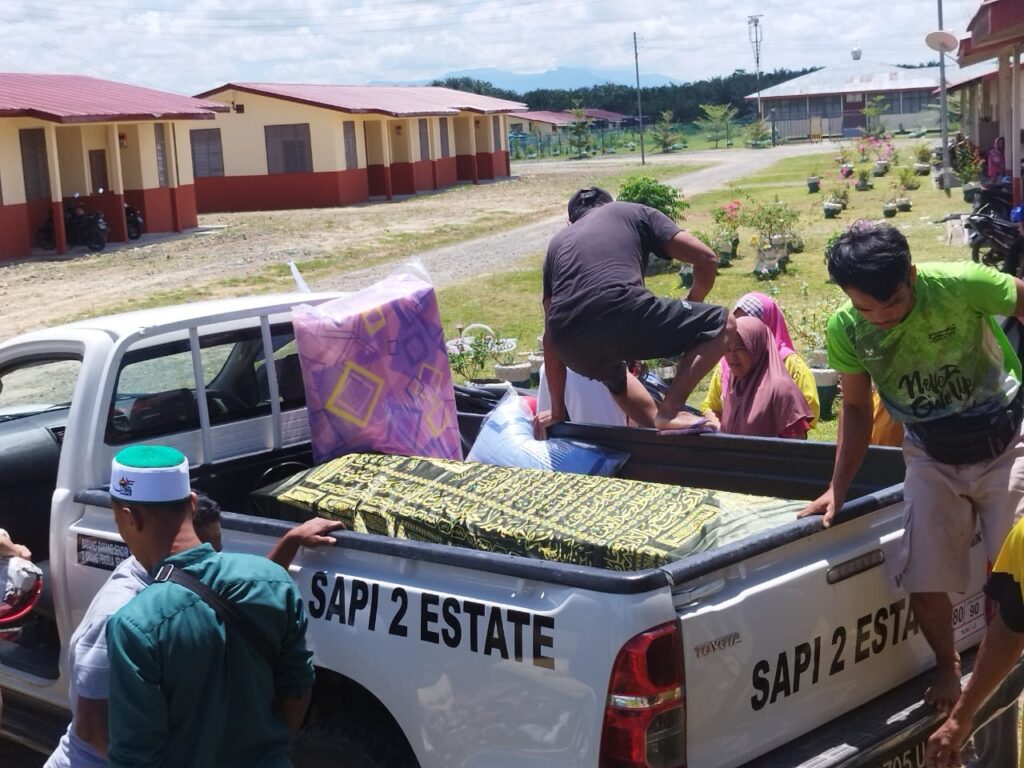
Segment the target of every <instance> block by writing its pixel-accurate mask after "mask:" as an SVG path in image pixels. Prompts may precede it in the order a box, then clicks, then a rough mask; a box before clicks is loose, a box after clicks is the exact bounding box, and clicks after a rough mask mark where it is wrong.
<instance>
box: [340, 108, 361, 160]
mask: <svg viewBox="0 0 1024 768" xmlns="http://www.w3.org/2000/svg"><path fill="white" fill-rule="evenodd" d="M341 133H342V138H343V139H344V141H345V168H346V169H347V170H350V171H354V170H355V169H356V168H358V167H359V152H358V151H357V149H356V123H355V121H354V120H346V121H345V122H343V123H342V124H341Z"/></svg>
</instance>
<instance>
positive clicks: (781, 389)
mask: <svg viewBox="0 0 1024 768" xmlns="http://www.w3.org/2000/svg"><path fill="white" fill-rule="evenodd" d="M736 333H737V336H738V340H737V341H736V342H735V343H734V344H733V346H732V348H731V349H729V351H728V352H726V355H725V359H726V361H728V363H729V368H730V370H731V375H730V376H729V385H728V388H727V389H725V390H724V398H723V410H722V432H725V433H728V434H733V435H752V436H757V437H795V438H800V439H805V438H806V437H807V432H808V430H810V428H811V409H810V406H808V405H807V400H806V399H805V398H804V395H803V393H802V392H801V391H800V388H799V387H798V386H797V385H796V384H795V383H794V382H793V379H792V378H791V377H790V375H789V371H787V370H786V368H785V366H783V364H782V357H781V356H780V354H779V349H778V344H777V343H776V341H775V339H774V338H773V337H772V332H771V331H770V330H769V329H768V326H767V325H765V324H764V323H763V322H761V321H760V320H758V319H757V318H755V317H750V316H744V317H740V318H738V319H737V321H736Z"/></svg>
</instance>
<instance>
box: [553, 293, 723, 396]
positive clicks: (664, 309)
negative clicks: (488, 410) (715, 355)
mask: <svg viewBox="0 0 1024 768" xmlns="http://www.w3.org/2000/svg"><path fill="white" fill-rule="evenodd" d="M728 316H729V310H728V309H726V308H725V307H719V306H717V305H715V304H701V303H699V302H696V301H682V300H680V299H661V298H658V297H657V296H655V295H653V294H651V295H650V296H649V297H646V298H644V299H642V300H641V301H638V302H636V304H635V305H633V306H632V307H630V308H629V309H622V310H620V311H618V312H616V313H615V314H614V315H611V316H609V317H607V318H606V319H604V320H601V321H600V322H597V323H590V324H587V325H586V326H584V327H580V328H557V327H555V328H549V329H548V330H549V332H550V333H551V342H552V344H554V347H555V351H556V352H558V356H559V357H560V358H561V359H562V361H563V362H564V363H565V364H566V365H567V366H568V367H569V368H572V369H573V370H574V371H576V373H579V374H581V375H583V376H586V377H587V378H589V379H596V380H597V381H600V382H602V383H603V384H604V385H605V386H606V387H608V389H609V390H610V391H611V393H612V394H613V395H618V394H621V393H622V392H624V391H625V389H626V361H627V360H652V359H655V358H659V357H675V356H676V355H681V354H683V353H685V352H686V351H688V350H690V349H692V348H693V347H695V346H696V345H698V344H700V343H703V342H705V341H710V340H711V339H713V338H715V337H716V336H718V334H720V333H721V332H722V329H723V328H725V323H726V320H727V319H728Z"/></svg>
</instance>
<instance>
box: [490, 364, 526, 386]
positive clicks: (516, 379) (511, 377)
mask: <svg viewBox="0 0 1024 768" xmlns="http://www.w3.org/2000/svg"><path fill="white" fill-rule="evenodd" d="M531 373H532V371H531V369H530V362H529V361H526V362H523V363H512V364H511V365H502V364H500V363H499V364H497V365H495V366H494V376H495V378H497V379H499V380H501V381H507V382H509V383H510V384H523V385H525V384H527V383H529V381H530V374H531Z"/></svg>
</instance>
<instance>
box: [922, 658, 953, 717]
mask: <svg viewBox="0 0 1024 768" xmlns="http://www.w3.org/2000/svg"><path fill="white" fill-rule="evenodd" d="M959 698H960V675H959V674H958V673H957V672H956V670H953V669H944V670H936V672H935V677H933V678H932V684H931V687H930V688H929V689H928V690H927V691H925V692H924V700H925V703H926V704H931V705H932V706H933V707H935V709H937V710H938V711H939V712H940V713H942V714H943V715H945V714H948V713H949V711H950V710H951V709H953V705H954V704H956V700H957V699H959Z"/></svg>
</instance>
